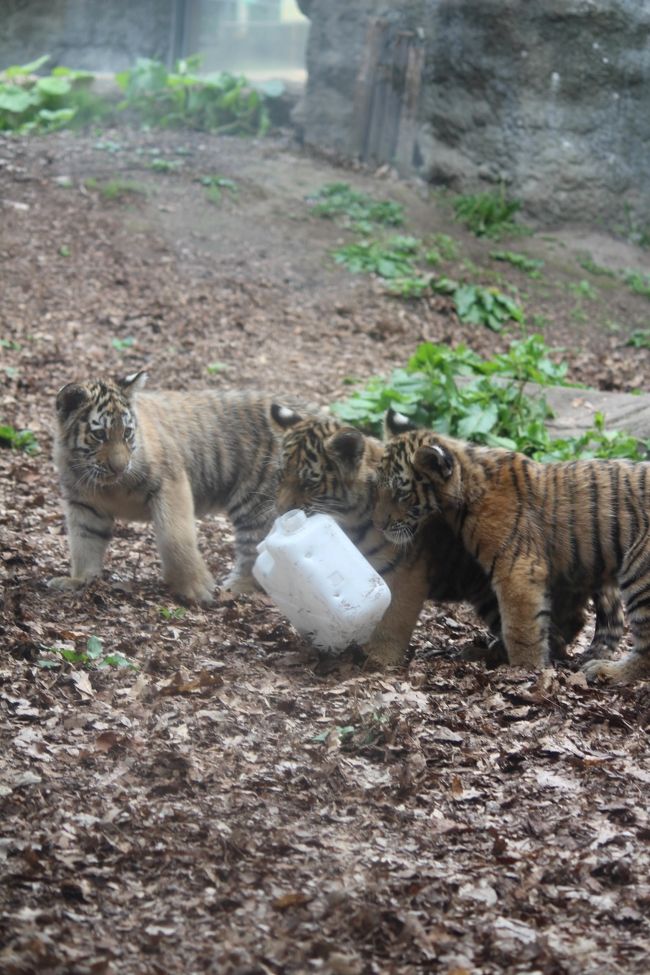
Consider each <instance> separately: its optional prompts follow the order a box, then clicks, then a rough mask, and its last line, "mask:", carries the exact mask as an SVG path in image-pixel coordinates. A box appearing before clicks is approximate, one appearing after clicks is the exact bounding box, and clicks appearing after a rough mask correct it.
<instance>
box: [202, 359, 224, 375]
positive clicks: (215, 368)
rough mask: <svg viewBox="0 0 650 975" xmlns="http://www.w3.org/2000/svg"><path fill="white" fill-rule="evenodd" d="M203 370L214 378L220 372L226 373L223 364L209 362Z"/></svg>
mask: <svg viewBox="0 0 650 975" xmlns="http://www.w3.org/2000/svg"><path fill="white" fill-rule="evenodd" d="M205 368H206V371H207V372H208V374H209V375H210V376H216V375H217V374H218V373H220V372H226V370H227V369H228V366H227V365H226V363H225V362H209V363H208V365H207V366H206V367H205Z"/></svg>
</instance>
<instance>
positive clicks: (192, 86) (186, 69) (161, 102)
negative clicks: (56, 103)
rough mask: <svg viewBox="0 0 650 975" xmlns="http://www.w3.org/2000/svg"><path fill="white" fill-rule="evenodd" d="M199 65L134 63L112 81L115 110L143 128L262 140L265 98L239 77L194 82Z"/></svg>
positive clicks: (266, 123) (196, 60)
mask: <svg viewBox="0 0 650 975" xmlns="http://www.w3.org/2000/svg"><path fill="white" fill-rule="evenodd" d="M199 64H200V58H198V57H197V56H194V57H191V58H185V59H182V60H180V61H177V62H176V65H175V69H174V71H168V70H167V68H166V67H165V65H164V64H163V63H162V62H161V61H155V60H152V59H151V58H139V59H138V61H137V62H136V65H135V67H134V68H131V69H129V70H128V71H122V72H120V73H119V74H117V75H116V76H115V77H116V81H117V83H118V84H119V85H120V87H121V88H122V90H123V92H124V100H123V101H122V102H121V103H120V104H119V106H118V108H120V109H122V110H128V111H129V112H130V113H132V114H133V115H134V116H135V117H136V118H137V119H138V121H139V122H140V123H141V124H143V125H149V126H160V127H162V128H181V127H185V126H187V127H191V128H196V129H204V130H207V131H213V132H220V133H229V134H231V135H235V134H236V135H263V134H264V133H265V132H266V131H267V129H268V127H269V116H268V111H267V109H266V104H265V98H264V96H263V95H262V94H260V93H259V92H258V91H256V90H255V89H254V88H253V87H252V85H251V84H250V83H249V82H248V81H247V79H246V78H244V77H241V76H236V75H232V74H228V73H227V72H222V73H219V74H206V75H200V76H199V75H198V74H196V73H195V72H196V70H197V69H198V66H199Z"/></svg>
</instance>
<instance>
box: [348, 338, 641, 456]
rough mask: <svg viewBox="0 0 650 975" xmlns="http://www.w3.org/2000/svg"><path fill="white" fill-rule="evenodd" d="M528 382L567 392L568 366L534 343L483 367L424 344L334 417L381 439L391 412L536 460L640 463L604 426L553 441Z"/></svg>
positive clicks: (625, 441)
mask: <svg viewBox="0 0 650 975" xmlns="http://www.w3.org/2000/svg"><path fill="white" fill-rule="evenodd" d="M527 382H535V383H539V384H541V385H548V384H551V383H553V384H556V385H558V384H560V385H563V384H566V365H565V364H564V363H559V364H558V363H555V362H554V361H553V360H552V358H551V356H550V349H548V347H547V346H546V345H545V343H544V341H543V339H542V338H541V337H540V336H538V335H533V336H530V337H528V338H526V339H522V340H518V341H515V342H512V343H511V345H510V348H509V350H508V351H507V352H505V353H502V354H500V355H496V356H494V357H493V358H492V359H487V360H484V359H481V358H480V356H478V355H477V354H476V353H475V352H473V351H472V350H471V349H469V348H468V347H467V346H466V345H462V344H461V345H458V346H457V347H456V348H450V347H449V346H447V345H435V344H433V343H431V342H425V343H423V344H422V345H420V346H419V347H418V348H417V350H416V352H415V354H414V355H413V356H412V357H411V358H410V359H409V361H408V363H407V365H406V368H398V369H394V370H393V372H392V373H391V375H390V376H389V377H387V378H385V377H373V378H372V379H370V380H369V381H368V382H367V383H366V385H365V386H364V387H363V388H362V389H361V390H359V391H357V392H355V393H353V394H352V395H351V396H350V397H349V398H348V399H346V400H345V401H343V402H338V403H334V404H333V405H332V412H333V413H335V414H336V415H337V416H339V417H340V418H341V419H342V420H344V421H345V422H347V423H352V424H354V425H355V426H359V427H361V428H362V429H365V430H367V431H368V432H371V433H374V434H375V435H378V436H379V435H381V431H382V425H383V419H384V415H385V412H386V410H387V409H388V408H389V407H392V408H393V409H396V410H399V411H400V412H401V413H404V414H405V415H406V416H408V417H409V418H410V419H411V420H412V421H413V422H414V423H416V424H418V425H419V426H423V427H430V428H432V429H434V430H437V431H438V432H440V433H443V434H448V435H450V436H455V437H460V438H461V439H466V440H473V441H475V442H477V443H482V444H487V445H490V446H502V447H506V448H508V449H510V450H519V451H522V452H523V453H525V454H528V455H530V456H533V457H535V458H536V459H538V460H550V459H569V458H571V459H572V458H575V457H580V456H582V457H623V456H625V457H632V458H633V459H640V458H641V457H643V456H644V455H645V453H646V452H647V449H648V444H647V443H645V444H643V443H642V444H639V443H638V442H637V440H636V439H635V438H634V437H630V436H628V435H626V434H620V433H617V432H612V431H605V429H604V419H603V418H602V417H599V416H597V417H596V420H595V426H594V428H593V429H592V430H589V431H587V433H585V434H584V435H583V436H582V437H578V438H565V439H562V440H553V439H552V438H551V436H550V434H549V432H548V430H547V428H546V421H547V420H548V419H549V418H550V416H551V411H550V409H549V407H548V404H547V402H546V400H545V398H544V397H543V396H541V395H540V396H535V397H533V396H530V395H528V394H527V393H526V391H525V384H526V383H527Z"/></svg>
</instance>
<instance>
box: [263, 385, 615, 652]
mask: <svg viewBox="0 0 650 975" xmlns="http://www.w3.org/2000/svg"><path fill="white" fill-rule="evenodd" d="M271 416H272V419H273V421H274V422H275V424H276V425H277V426H278V428H279V429H280V430H282V431H284V438H283V443H282V461H281V469H280V478H279V482H278V488H277V496H276V506H277V508H278V511H279V512H284V511H288V510H289V509H291V508H302V509H303V510H305V511H307V512H308V513H311V512H317V511H322V512H325V513H327V514H330V515H332V516H333V517H334V518H335V519H336V521H337V522H338V523H339V525H340V526H341V527H342V528H343V529H344V531H345V532H346V533H347V534H348V535H349V537H350V538H351V539H352V541H353V542H354V543H355V544H356V545H357V546H358V547H359V548H360V550H361V551H362V552H363V554H364V555H365V557H366V558H367V559H368V561H369V562H370V563H371V564H372V566H373V567H374V568H375V570H376V571H377V572H379V573H380V574H381V575H382V576H384V578H385V579H386V582H387V583H388V585H389V587H390V589H391V593H392V600H391V604H390V606H389V608H388V610H387V611H386V614H385V616H384V618H383V620H382V621H381V623H380V624H379V626H378V627H377V629H376V630H375V633H374V634H373V636H372V638H371V640H370V642H369V643H368V644H367V645H366V646H365V647H364V650H365V652H366V653H367V654H368V656H369V657H370V658H371V659H372V660H374V661H376V662H377V663H380V664H384V665H395V664H400V663H401V662H402V661H403V659H404V655H405V653H406V650H407V648H408V645H409V641H410V638H411V634H412V632H413V629H414V627H415V624H416V622H417V619H418V616H419V614H420V611H421V609H422V606H423V605H424V602H425V601H426V600H427V599H435V600H439V601H451V602H460V601H464V602H469V603H471V604H472V605H473V606H474V608H475V610H476V612H477V613H478V615H479V617H480V618H481V619H482V620H483V621H484V623H485V624H486V625H487V626H488V628H489V629H490V632H491V634H492V636H493V638H494V639H495V640H496V641H499V639H500V635H501V621H500V617H499V606H498V603H497V598H496V595H495V592H494V590H493V588H492V586H491V585H490V582H489V579H488V575H487V573H486V572H485V571H484V570H483V569H482V568H481V565H480V564H479V562H478V560H477V559H476V558H475V557H474V556H473V555H472V554H470V552H469V551H468V550H467V549H466V548H465V546H464V545H463V544H462V543H460V542H459V541H458V538H457V536H456V534H455V533H454V532H453V531H452V529H451V528H450V527H449V526H448V525H447V523H446V521H445V519H444V518H442V517H440V516H438V517H433V518H430V519H428V521H427V522H426V524H423V525H418V526H417V529H418V530H417V531H415V532H407V533H406V536H399V537H397V538H391V539H388V538H386V537H385V536H384V535H383V534H382V532H381V531H380V530H379V529H378V528H376V527H375V526H374V524H373V509H374V505H375V502H376V489H377V485H376V481H377V473H378V470H379V469H380V466H381V463H382V458H383V455H384V449H385V447H384V444H382V443H381V442H380V441H379V440H376V439H375V438H373V437H367V436H364V435H363V434H362V433H360V431H359V430H356V429H355V428H354V427H349V426H346V425H344V424H343V423H341V422H340V421H338V420H336V419H334V418H333V417H329V416H327V417H306V418H304V417H302V416H301V415H300V414H298V413H296V412H294V411H293V410H292V409H289V408H286V407H281V406H279V405H277V404H274V405H273V406H272V407H271ZM388 432H389V433H390V432H391V431H390V429H389V430H388ZM407 543H408V544H407ZM589 595H590V593H589V591H588V590H583V591H580V592H578V591H571V590H570V589H569V587H568V586H558V587H557V588H556V590H554V592H553V598H552V608H553V614H552V629H551V642H552V650H553V653H554V655H557V656H561V655H562V654H563V652H564V650H565V648H566V645H567V644H569V643H570V642H571V641H572V640H573V639H574V638H575V636H576V635H577V634H578V632H579V631H580V630H581V629H582V627H583V625H584V622H585V609H586V605H587V601H588V598H589ZM595 602H596V610H597V616H596V633H595V634H594V643H593V647H594V649H596V648H598V651H599V652H602V653H607V652H608V651H609V649H610V648H613V647H615V646H616V645H617V643H618V641H619V639H620V636H621V634H622V626H623V623H622V616H621V611H620V600H619V599H618V594H617V592H616V590H613V591H612V592H603V593H600V594H598V595H597V597H596V599H595ZM498 646H499V644H498V643H497V649H498ZM501 651H502V654H503V655H504V656H505V650H504V649H503V647H502V645H501ZM494 652H495V648H493V650H492V653H491V655H492V654H493V653H494ZM495 655H496V654H495Z"/></svg>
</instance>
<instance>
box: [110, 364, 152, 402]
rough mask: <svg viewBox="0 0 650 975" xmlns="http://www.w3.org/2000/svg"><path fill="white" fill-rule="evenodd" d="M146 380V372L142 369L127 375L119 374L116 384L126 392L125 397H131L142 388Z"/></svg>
mask: <svg viewBox="0 0 650 975" xmlns="http://www.w3.org/2000/svg"><path fill="white" fill-rule="evenodd" d="M146 381H147V373H146V372H145V370H144V369H142V370H141V371H140V372H132V373H131V374H130V375H128V376H121V377H120V378H119V379H118V380H117V385H118V386H119V387H120V389H121V390H122V392H123V393H125V394H126V398H127V399H131V397H132V396H133V394H134V393H136V392H137V391H138V390H139V389H142V387H143V386H144V384H145V383H146Z"/></svg>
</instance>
